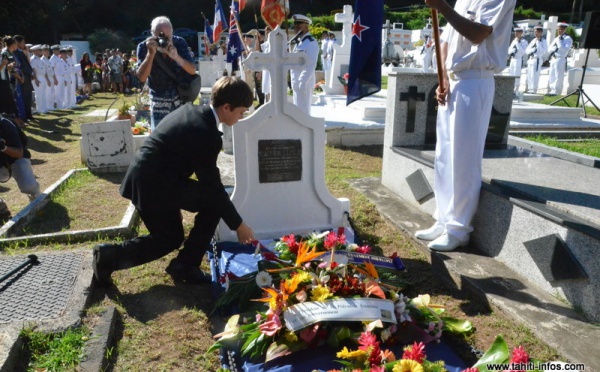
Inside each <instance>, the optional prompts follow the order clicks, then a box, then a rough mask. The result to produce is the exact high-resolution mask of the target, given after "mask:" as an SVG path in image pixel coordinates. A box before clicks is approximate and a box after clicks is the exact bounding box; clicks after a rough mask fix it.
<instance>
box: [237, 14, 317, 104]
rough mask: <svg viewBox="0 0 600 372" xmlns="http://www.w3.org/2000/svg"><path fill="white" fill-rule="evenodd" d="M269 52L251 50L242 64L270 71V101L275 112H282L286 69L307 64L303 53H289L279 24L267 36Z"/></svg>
mask: <svg viewBox="0 0 600 372" xmlns="http://www.w3.org/2000/svg"><path fill="white" fill-rule="evenodd" d="M267 41H268V42H269V46H270V49H269V52H268V53H262V52H252V53H250V55H249V56H248V58H246V59H245V60H244V62H243V63H244V66H246V67H247V68H249V69H250V70H252V71H259V70H269V71H270V72H271V102H273V104H274V106H275V112H276V113H280V112H283V100H284V99H287V89H286V86H287V70H289V69H292V68H302V67H304V66H305V65H306V64H308V59H307V58H306V57H305V56H304V54H303V53H290V52H288V50H287V35H286V34H285V32H283V30H282V29H281V28H279V26H278V27H277V28H275V30H273V31H272V32H271V33H270V34H269V37H268V40H267Z"/></svg>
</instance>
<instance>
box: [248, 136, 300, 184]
mask: <svg viewBox="0 0 600 372" xmlns="http://www.w3.org/2000/svg"><path fill="white" fill-rule="evenodd" d="M301 179H302V142H301V141H300V140H259V141H258V181H259V182H260V183H271V182H290V181H300V180H301Z"/></svg>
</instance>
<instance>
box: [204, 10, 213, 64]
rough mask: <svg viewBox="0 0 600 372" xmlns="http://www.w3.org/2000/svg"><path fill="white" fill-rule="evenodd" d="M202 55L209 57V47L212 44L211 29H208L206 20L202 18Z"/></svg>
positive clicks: (208, 25)
mask: <svg viewBox="0 0 600 372" xmlns="http://www.w3.org/2000/svg"><path fill="white" fill-rule="evenodd" d="M204 35H205V37H204V54H206V55H207V56H209V55H210V46H211V44H212V43H213V42H214V41H213V40H214V39H213V29H212V27H210V22H209V21H208V19H207V18H204Z"/></svg>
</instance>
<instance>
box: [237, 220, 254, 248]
mask: <svg viewBox="0 0 600 372" xmlns="http://www.w3.org/2000/svg"><path fill="white" fill-rule="evenodd" d="M235 232H236V234H237V237H238V241H239V242H240V243H242V244H251V243H252V241H254V240H256V239H255V238H254V231H252V229H251V228H250V226H248V225H246V223H244V222H242V224H241V225H240V226H239V227H238V228H237V230H235Z"/></svg>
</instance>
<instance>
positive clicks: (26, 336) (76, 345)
mask: <svg viewBox="0 0 600 372" xmlns="http://www.w3.org/2000/svg"><path fill="white" fill-rule="evenodd" d="M88 334H89V332H88V330H87V329H83V328H78V329H69V330H66V331H64V332H60V333H43V332H35V331H34V330H33V329H23V330H22V331H21V334H20V336H21V337H22V338H23V340H24V342H25V347H26V348H27V351H28V353H29V355H30V363H29V366H30V367H31V368H32V369H33V370H36V371H40V370H47V371H65V370H72V369H74V367H76V366H77V365H79V361H80V360H81V359H82V358H83V356H84V345H85V341H86V340H87V338H88Z"/></svg>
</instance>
